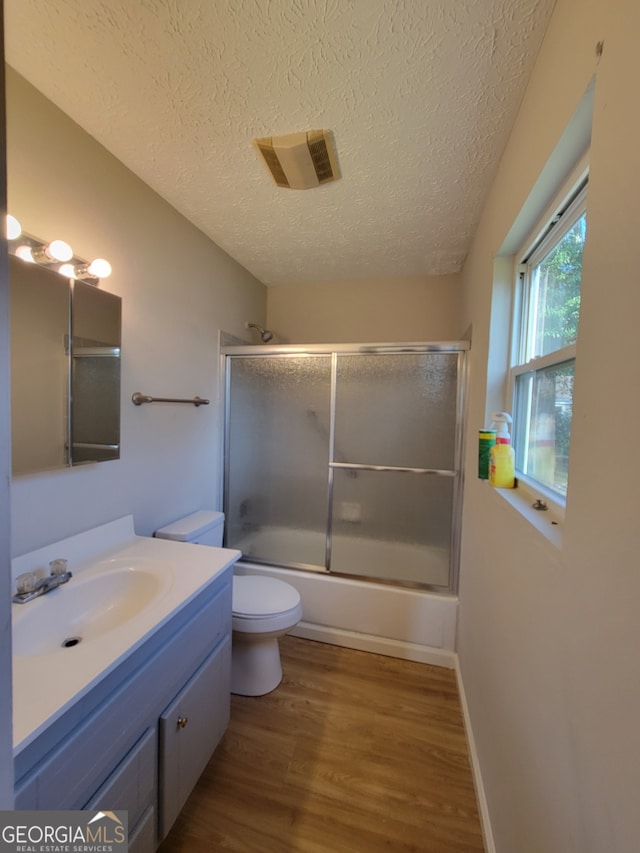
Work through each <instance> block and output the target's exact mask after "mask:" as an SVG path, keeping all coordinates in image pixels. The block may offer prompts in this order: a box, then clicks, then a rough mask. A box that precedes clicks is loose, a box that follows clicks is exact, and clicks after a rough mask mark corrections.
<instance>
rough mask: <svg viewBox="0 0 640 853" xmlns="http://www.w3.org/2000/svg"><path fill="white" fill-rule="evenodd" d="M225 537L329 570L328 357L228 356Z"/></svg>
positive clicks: (291, 562) (272, 556)
mask: <svg viewBox="0 0 640 853" xmlns="http://www.w3.org/2000/svg"><path fill="white" fill-rule="evenodd" d="M227 371H228V376H227V394H228V399H227V424H226V442H225V445H226V460H225V462H226V475H225V482H226V496H225V513H226V518H227V539H226V544H227V545H228V546H229V547H231V548H239V549H240V550H241V551H242V553H243V555H244V556H245V557H247V558H249V559H251V560H253V561H254V562H264V563H273V564H280V565H285V566H296V565H300V566H304V567H314V568H320V569H322V570H324V569H325V564H326V544H327V512H328V476H327V471H328V464H329V433H330V401H331V356H330V355H286V356H279V357H263V356H240V357H234V358H230V359H227Z"/></svg>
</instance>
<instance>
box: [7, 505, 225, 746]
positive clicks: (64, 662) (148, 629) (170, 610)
mask: <svg viewBox="0 0 640 853" xmlns="http://www.w3.org/2000/svg"><path fill="white" fill-rule="evenodd" d="M114 536H115V537H119V541H114ZM92 551H93V553H91V552H92ZM240 556H241V552H240V551H236V550H232V549H229V548H209V547H204V546H202V545H191V544H187V543H184V542H173V541H170V540H166V539H152V538H147V537H144V536H136V535H135V533H134V532H133V519H132V518H131V516H127V517H126V518H125V519H120V520H119V521H117V522H111V523H110V524H108V525H103V526H102V527H100V528H94V530H91V531H87V532H86V533H83V534H79V535H78V536H76V537H70V538H69V539H68V540H63V541H62V542H60V543H54V544H52V545H50V546H47V547H46V548H44V549H39V550H38V551H34V552H32V553H31V554H25V555H24V556H22V557H18V558H16V559H15V560H14V561H13V563H14V566H13V569H14V572H15V573H16V574H19V573H21V572H23V571H29V570H33V569H36V568H38V567H42V565H43V564H46V563H47V562H48V560H50V559H55V558H57V557H64V558H66V559H68V560H69V570H70V571H71V572H72V573H73V576H74V577H72V578H71V580H70V581H69V584H72V583H73V581H74V578H75V577H77V576H78V575H80V574H81V573H83V574H82V576H83V578H84V577H87V576H88V574H89V573H93V572H104V571H105V569H106V570H108V567H109V563H110V561H113V564H114V565H116V566H118V567H120V566H122V565H123V562H127V561H130V562H131V564H132V565H135V564H136V563H137V562H138V563H140V562H142V563H143V564H144V567H145V570H146V571H148V570H149V566H150V565H152V564H153V563H154V562H157V563H158V570H159V571H162V572H163V574H164V575H165V576H166V575H167V572H169V573H170V575H171V580H170V583H168V584H167V583H165V584H164V585H163V588H162V594H161V595H160V596H159V597H158V598H157V600H155V599H154V600H153V601H151V602H150V603H148V604H147V605H146V606H144V607H143V608H142V609H141V610H140V612H139V614H137V615H136V616H135V618H132V619H130V620H128V621H127V622H125V623H123V624H121V625H119V626H118V627H117V628H114V629H112V630H110V631H107V632H105V633H103V634H101V635H100V636H95V637H91V638H90V639H87V640H86V641H85V642H81V643H79V644H78V645H76V646H73V647H71V648H63V647H62V646H58V647H56V648H55V649H53V650H52V651H47V652H41V653H37V654H15V653H14V657H13V743H14V754H16V753H18V752H19V751H20V750H21V749H23V748H24V747H26V746H27V745H28V744H30V743H31V742H32V741H34V740H35V739H36V737H38V735H40V734H41V733H42V732H43V731H44V730H45V729H46V728H47V726H49V725H50V724H51V723H53V722H54V721H55V720H57V719H58V718H59V717H60V716H62V714H63V713H64V712H65V711H66V710H68V709H69V708H70V707H71V706H72V705H73V704H74V703H75V702H76V701H77V700H79V699H80V698H82V697H83V696H84V695H86V694H87V693H88V692H89V691H90V690H91V688H92V687H94V686H95V685H96V684H97V683H98V682H99V681H100V680H101V679H102V678H104V677H105V676H106V675H107V674H108V673H110V672H111V671H112V670H114V669H115V668H116V667H117V666H118V664H120V663H121V662H122V661H123V660H125V659H126V658H127V657H128V656H129V655H130V654H131V653H132V652H134V651H135V649H137V648H138V647H139V646H140V645H142V643H144V642H145V641H146V640H147V639H148V638H149V637H151V636H152V635H153V634H154V633H155V632H156V631H157V630H158V629H159V628H160V627H161V626H162V625H164V624H165V623H166V622H167V621H168V620H169V619H170V618H171V617H172V616H173V615H174V614H175V613H176V612H178V611H179V610H180V609H181V608H182V607H183V606H185V605H186V604H187V603H188V602H189V601H191V600H192V599H193V598H194V597H195V596H196V595H197V594H198V593H199V592H200V591H201V590H203V589H204V588H205V587H206V586H208V585H209V584H210V583H211V582H212V581H213V580H214V579H215V578H216V577H217V576H218V575H219V574H220V573H221V572H222V571H224V570H225V569H226V568H227V567H228V566H230V565H232V564H233V563H235V562H236V560H237V559H238V558H239V557H240ZM85 573H86V574H85ZM65 586H66V584H65V585H63V586H61V587H60V588H59V589H57V590H54V591H53V592H50V593H47V594H46V595H43V596H41V597H40V598H37V599H35V600H33V601H30V602H28V603H26V604H13V605H12V618H13V619H14V622H15V623H18V622H19V620H20V618H21V615H26V614H27V613H28V611H29V609H30V608H31V609H33V608H41V609H42V608H50V607H55V606H56V600H59V601H61V600H62V598H63V596H64V595H65V592H66V589H65ZM31 612H32V614H33V610H32V611H31Z"/></svg>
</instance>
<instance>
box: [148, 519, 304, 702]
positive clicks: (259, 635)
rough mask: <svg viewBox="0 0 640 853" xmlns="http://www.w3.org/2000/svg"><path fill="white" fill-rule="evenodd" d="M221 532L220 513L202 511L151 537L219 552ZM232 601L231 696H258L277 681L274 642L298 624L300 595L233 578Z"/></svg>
mask: <svg viewBox="0 0 640 853" xmlns="http://www.w3.org/2000/svg"><path fill="white" fill-rule="evenodd" d="M223 527H224V515H223V513H221V512H213V511H209V510H201V511H200V512H195V513H192V514H191V515H190V516H187V517H186V518H181V519H179V520H178V521H175V522H173V524H169V525H167V526H166V527H162V528H161V529H160V530H156V532H155V534H154V536H156V537H157V538H158V539H172V540H174V541H177V542H191V543H192V544H198V545H209V546H213V547H221V546H222V534H223ZM232 600H233V604H232V620H231V625H232V643H231V692H232V693H236V694H238V695H240V696H263V695H264V694H265V693H270V692H271V691H272V690H275V688H276V687H277V686H278V685H279V684H280V682H281V681H282V664H281V663H280V649H279V646H278V639H279V637H282V636H284V635H285V634H286V633H287V632H288V631H290V630H291V629H292V628H294V627H295V626H296V625H297V624H298V622H299V621H300V619H301V618H302V603H301V601H300V594H299V593H298V591H297V590H296V589H295V587H293V586H291V584H288V583H285V582H284V581H281V580H278V579H276V578H270V577H265V576H263V575H235V574H234V576H233V592H232Z"/></svg>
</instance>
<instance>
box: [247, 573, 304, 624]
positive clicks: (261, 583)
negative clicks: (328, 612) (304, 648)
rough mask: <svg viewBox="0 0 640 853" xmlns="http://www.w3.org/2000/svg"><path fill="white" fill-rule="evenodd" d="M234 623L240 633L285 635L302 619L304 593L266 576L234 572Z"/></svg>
mask: <svg viewBox="0 0 640 853" xmlns="http://www.w3.org/2000/svg"><path fill="white" fill-rule="evenodd" d="M232 598H233V604H232V620H231V625H232V628H233V630H234V631H235V632H236V633H237V634H259V635H263V636H265V637H267V636H269V635H271V634H283V633H286V632H287V631H289V630H290V629H291V628H293V627H294V625H297V624H298V622H299V621H300V620H301V619H302V602H301V600H300V593H299V592H298V590H297V589H295V587H292V586H291V584H288V583H285V582H284V581H280V580H277V578H270V577H265V576H263V575H234V578H233V596H232Z"/></svg>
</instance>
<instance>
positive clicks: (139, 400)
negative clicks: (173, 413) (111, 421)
mask: <svg viewBox="0 0 640 853" xmlns="http://www.w3.org/2000/svg"><path fill="white" fill-rule="evenodd" d="M131 402H132V403H133V405H134V406H141V405H142V404H143V403H190V404H191V405H192V406H196V407H197V406H208V405H209V401H208V400H205V399H204V398H202V397H193V398H192V399H191V400H178V399H176V398H175V397H150V396H149V395H148V394H141V393H140V392H139V391H136V392H135V393H134V394H132V395H131Z"/></svg>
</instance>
